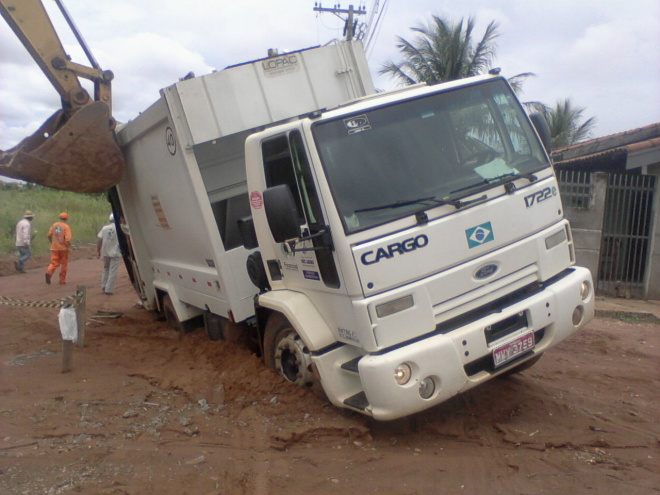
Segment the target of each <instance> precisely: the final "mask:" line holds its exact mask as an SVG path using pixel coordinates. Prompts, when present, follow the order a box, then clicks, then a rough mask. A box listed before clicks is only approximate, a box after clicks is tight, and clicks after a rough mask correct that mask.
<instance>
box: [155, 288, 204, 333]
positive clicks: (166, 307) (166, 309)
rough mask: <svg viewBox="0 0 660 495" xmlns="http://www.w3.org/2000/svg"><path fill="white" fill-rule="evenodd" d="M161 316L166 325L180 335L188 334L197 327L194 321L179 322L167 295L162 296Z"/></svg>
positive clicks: (170, 299)
mask: <svg viewBox="0 0 660 495" xmlns="http://www.w3.org/2000/svg"><path fill="white" fill-rule="evenodd" d="M163 315H164V316H165V320H167V323H168V324H169V325H170V326H171V327H172V328H173V329H174V330H176V331H177V332H178V333H180V334H185V333H190V332H192V331H193V330H194V329H195V328H196V327H197V324H196V322H195V321H194V319H192V320H187V321H183V322H181V321H179V318H177V316H176V311H175V310H174V303H172V298H171V297H170V295H169V294H165V295H164V296H163Z"/></svg>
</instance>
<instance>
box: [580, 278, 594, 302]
mask: <svg viewBox="0 0 660 495" xmlns="http://www.w3.org/2000/svg"><path fill="white" fill-rule="evenodd" d="M589 294H591V286H590V285H589V282H587V281H586V280H585V281H584V282H582V285H580V299H582V300H583V301H585V300H586V299H587V298H588V297H589Z"/></svg>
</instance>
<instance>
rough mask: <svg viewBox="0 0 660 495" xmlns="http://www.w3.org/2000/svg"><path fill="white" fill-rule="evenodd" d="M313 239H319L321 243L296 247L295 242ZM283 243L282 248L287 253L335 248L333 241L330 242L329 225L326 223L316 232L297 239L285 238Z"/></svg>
mask: <svg viewBox="0 0 660 495" xmlns="http://www.w3.org/2000/svg"><path fill="white" fill-rule="evenodd" d="M313 239H321V245H320V246H312V247H302V248H296V245H297V244H300V243H302V242H305V241H310V240H313ZM283 245H284V250H285V251H286V252H287V253H304V252H306V251H325V250H328V249H329V250H330V251H334V250H335V246H334V243H333V242H332V234H331V233H330V227H328V226H327V225H326V226H325V227H324V228H323V229H321V230H319V231H318V232H317V233H316V234H312V235H308V236H303V237H299V238H297V239H291V240H287V241H285V242H284V243H283Z"/></svg>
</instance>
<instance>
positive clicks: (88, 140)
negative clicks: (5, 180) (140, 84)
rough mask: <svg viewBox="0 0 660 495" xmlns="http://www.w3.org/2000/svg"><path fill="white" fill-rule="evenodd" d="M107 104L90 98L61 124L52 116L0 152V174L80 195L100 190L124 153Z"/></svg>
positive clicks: (110, 181) (118, 172)
mask: <svg viewBox="0 0 660 495" xmlns="http://www.w3.org/2000/svg"><path fill="white" fill-rule="evenodd" d="M110 119H111V117H110V113H109V110H108V106H107V105H106V104H105V103H102V102H99V101H97V102H94V103H92V104H90V105H87V106H85V107H83V108H81V109H80V110H79V111H77V112H76V113H75V114H73V116H72V117H71V118H70V119H69V120H68V121H66V122H65V123H64V124H63V125H62V121H63V111H61V110H60V111H58V112H56V113H55V114H54V115H52V116H51V117H50V118H49V119H48V120H47V121H46V122H45V123H44V124H43V125H42V126H41V127H40V128H39V130H38V131H37V132H35V133H34V134H33V135H32V136H29V137H27V138H25V139H24V140H23V141H21V142H20V143H19V144H18V145H17V146H15V147H14V148H12V149H10V150H8V151H6V152H2V154H1V155H0V175H4V176H7V177H13V178H15V179H20V180H24V181H27V182H33V183H35V184H41V185H43V186H47V187H52V188H55V189H62V190H65V191H73V192H80V193H99V192H105V191H107V190H108V189H109V188H110V187H112V186H113V185H115V184H117V183H118V182H119V180H120V179H121V176H122V173H123V171H124V157H123V155H122V152H121V149H120V148H119V146H118V145H117V143H116V142H115V140H114V137H113V134H112V132H111V130H110Z"/></svg>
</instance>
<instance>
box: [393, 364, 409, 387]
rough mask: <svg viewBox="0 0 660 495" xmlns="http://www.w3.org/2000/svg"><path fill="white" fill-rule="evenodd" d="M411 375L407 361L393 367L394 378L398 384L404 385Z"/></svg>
mask: <svg viewBox="0 0 660 495" xmlns="http://www.w3.org/2000/svg"><path fill="white" fill-rule="evenodd" d="M411 376H412V369H411V368H410V365H409V364H407V363H401V364H400V365H399V366H397V367H396V368H394V379H395V380H396V382H397V383H398V384H399V385H405V384H406V383H408V382H409V381H410V377H411Z"/></svg>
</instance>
